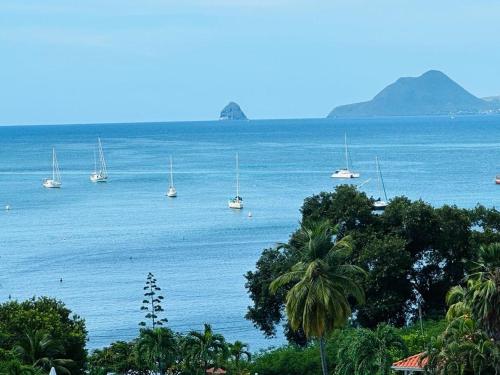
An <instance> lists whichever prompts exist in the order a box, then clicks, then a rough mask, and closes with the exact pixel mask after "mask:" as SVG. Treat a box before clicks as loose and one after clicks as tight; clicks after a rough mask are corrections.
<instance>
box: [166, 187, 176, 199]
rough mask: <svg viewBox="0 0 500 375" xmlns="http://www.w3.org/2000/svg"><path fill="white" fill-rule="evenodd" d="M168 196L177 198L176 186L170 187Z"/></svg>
mask: <svg viewBox="0 0 500 375" xmlns="http://www.w3.org/2000/svg"><path fill="white" fill-rule="evenodd" d="M167 197H169V198H175V197H177V191H176V190H175V189H174V188H170V189H168V191H167Z"/></svg>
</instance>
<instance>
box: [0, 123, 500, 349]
mask: <svg viewBox="0 0 500 375" xmlns="http://www.w3.org/2000/svg"><path fill="white" fill-rule="evenodd" d="M345 131H347V132H348V136H349V140H350V151H351V156H352V160H353V163H354V169H356V170H357V171H359V172H361V173H362V176H361V178H360V179H359V180H357V181H356V182H358V181H359V182H362V181H365V180H366V179H369V178H372V181H371V182H369V183H368V184H366V185H364V186H363V190H365V191H366V192H367V193H368V194H370V195H371V194H374V195H375V194H378V193H377V184H376V182H375V179H376V175H375V160H374V159H375V156H376V155H378V157H379V159H380V164H381V169H382V171H383V174H384V179H385V183H386V187H387V192H388V195H389V196H394V195H400V194H404V195H407V196H409V197H410V198H413V199H417V198H422V199H424V200H426V201H429V202H431V203H433V204H436V205H441V204H443V203H453V204H457V205H460V206H464V207H472V206H474V205H475V204H476V203H477V202H480V203H483V204H485V205H488V206H493V205H498V204H499V202H500V199H499V198H500V186H495V185H494V183H493V178H494V176H495V174H496V173H497V172H500V117H457V118H455V119H451V118H446V117H442V118H411V119H404V118H393V119H373V120H335V119H330V120H289V121H287V120H280V121H249V122H241V123H238V122H203V123H168V124H113V125H85V126H83V125H68V126H55V125H54V126H32V127H29V126H26V127H21V126H18V127H0V207H4V206H5V205H6V204H9V205H10V206H11V207H12V209H11V210H10V211H8V212H7V211H3V210H2V211H0V301H5V300H7V299H8V296H9V295H10V296H11V298H15V299H24V298H28V297H30V296H33V295H50V296H54V297H57V298H60V299H62V300H63V301H64V302H65V303H66V304H67V305H68V306H69V307H70V308H71V309H72V310H73V311H75V312H76V313H78V314H79V315H81V316H83V317H84V318H85V319H86V321H87V326H88V329H89V335H90V341H89V347H91V348H94V347H99V346H102V345H105V344H107V343H109V342H111V341H113V340H117V339H130V338H132V337H134V336H135V335H136V334H137V330H138V325H137V324H138V322H139V321H141V319H142V316H141V313H140V310H139V308H140V303H141V300H142V295H141V293H142V287H143V284H144V281H145V277H146V275H147V273H148V272H149V271H151V272H153V273H154V274H155V275H156V277H157V279H158V282H159V284H160V286H161V287H162V289H163V291H164V294H165V300H166V304H165V309H166V313H167V317H168V319H169V325H170V326H171V327H172V328H173V329H175V330H179V331H186V330H189V329H200V328H201V326H202V324H203V323H204V322H208V323H212V324H213V326H214V328H215V329H216V330H218V331H219V332H221V333H223V334H224V335H226V337H227V338H228V339H230V340H235V339H240V340H242V341H245V342H248V343H250V345H251V349H252V350H257V349H259V348H263V347H267V346H269V345H276V344H279V343H280V342H281V339H280V338H278V339H275V340H267V339H264V337H263V336H262V335H261V334H260V332H259V331H258V330H257V329H255V328H253V326H252V324H251V323H250V322H247V321H245V319H244V318H243V316H244V314H245V312H246V307H247V305H248V304H249V300H248V297H247V295H246V290H245V288H244V283H245V280H244V277H243V274H244V273H245V272H246V271H248V270H250V269H252V268H253V267H254V264H255V261H256V260H257V259H258V257H259V254H260V252H261V250H262V249H263V248H265V247H268V246H272V245H273V244H274V243H276V242H279V241H286V240H287V238H288V235H289V234H290V232H291V231H292V230H293V229H294V228H295V227H296V226H297V223H298V220H299V217H300V214H299V208H300V206H301V203H302V201H303V199H304V198H305V197H307V196H309V195H312V194H314V193H318V192H320V191H325V190H331V189H332V188H333V187H334V185H335V184H336V183H338V181H334V180H332V179H331V178H330V174H331V172H332V171H333V170H334V169H335V168H337V167H340V166H343V164H344V162H343V136H344V132H345ZM97 136H100V137H101V139H102V141H103V147H104V152H105V155H106V158H107V161H108V170H109V174H110V181H109V183H107V184H92V183H91V182H90V181H89V174H90V172H91V170H92V169H93V147H94V144H95V142H96V137H97ZM52 146H55V147H56V150H57V153H58V159H59V164H60V168H61V173H62V180H63V187H62V189H60V190H46V189H43V188H42V186H41V181H42V179H43V178H44V177H48V176H49V175H50V172H51V147H52ZM236 152H239V155H240V170H241V195H242V196H243V198H244V200H245V209H244V210H243V211H242V212H236V211H231V210H229V209H228V208H227V200H228V198H230V197H232V196H234V189H235V171H234V156H235V153H236ZM170 155H172V156H173V157H174V170H175V182H176V187H177V190H178V198H176V199H167V198H166V197H165V196H164V193H165V190H166V188H167V186H168V168H169V156H170ZM249 211H251V212H252V214H253V217H252V218H249V217H248V212H249ZM60 278H62V279H63V282H62V283H61V282H60V281H59V279H60Z"/></svg>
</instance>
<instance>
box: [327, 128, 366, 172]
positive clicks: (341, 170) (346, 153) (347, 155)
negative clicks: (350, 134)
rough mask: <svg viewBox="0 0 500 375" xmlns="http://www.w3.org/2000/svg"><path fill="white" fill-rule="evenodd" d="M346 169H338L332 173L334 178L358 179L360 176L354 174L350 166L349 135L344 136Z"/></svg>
mask: <svg viewBox="0 0 500 375" xmlns="http://www.w3.org/2000/svg"><path fill="white" fill-rule="evenodd" d="M344 150H345V164H346V166H345V168H341V169H337V170H336V171H335V172H333V173H332V176H331V177H332V178H358V177H359V176H360V174H359V173H358V172H354V171H352V170H351V169H350V166H349V148H348V147H347V133H345V134H344Z"/></svg>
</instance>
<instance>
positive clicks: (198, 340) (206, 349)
mask: <svg viewBox="0 0 500 375" xmlns="http://www.w3.org/2000/svg"><path fill="white" fill-rule="evenodd" d="M227 352H228V349H227V345H226V341H225V339H224V336H222V335H220V334H217V333H214V332H213V330H212V326H211V325H210V324H204V330H203V332H198V331H191V332H189V333H188V334H187V336H186V337H185V340H184V344H183V354H184V357H185V360H186V361H187V362H188V364H190V365H191V366H194V368H195V371H196V372H197V373H198V371H199V370H200V368H201V369H202V370H203V371H205V370H207V369H208V368H209V366H211V365H214V366H216V365H217V364H218V362H219V361H221V360H224V359H225V358H226V357H227Z"/></svg>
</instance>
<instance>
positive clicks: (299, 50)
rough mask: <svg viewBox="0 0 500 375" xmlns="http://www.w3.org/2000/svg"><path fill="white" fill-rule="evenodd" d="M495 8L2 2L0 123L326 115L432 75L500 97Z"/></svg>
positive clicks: (237, 1)
mask: <svg viewBox="0 0 500 375" xmlns="http://www.w3.org/2000/svg"><path fill="white" fill-rule="evenodd" d="M499 19H500V2H499V1H497V0H474V1H472V0H467V1H465V0H454V1H451V0H439V1H436V0H434V1H427V0H418V1H417V0H416V1H409V0H408V1H407V0H376V1H373V0H372V1H368V0H366V1H361V0H346V1H337V0H328V1H326V0H325V1H316V0H259V1H257V0H178V1H173V0H79V1H73V0H43V1H41V0H33V1H23V0H1V1H0V124H48V123H87V122H136V121H177V120H203V119H207V120H209V119H215V118H217V116H218V113H219V111H220V110H221V108H222V107H223V106H224V105H225V104H226V103H227V102H228V101H230V100H234V101H236V102H238V103H239V104H240V105H241V106H242V108H243V109H244V111H245V112H246V113H247V115H248V116H249V117H251V118H305V117H323V116H325V115H326V114H327V113H328V112H329V111H330V110H331V109H332V108H333V107H334V106H336V105H340V104H347V103H351V102H356V101H362V100H366V99H370V98H371V97H373V96H374V95H375V94H376V93H377V92H378V91H379V90H380V89H382V88H383V87H384V86H385V85H386V84H388V83H390V82H392V81H394V80H395V79H396V78H398V77H399V76H414V75H420V74H421V73H423V72H424V71H426V70H428V69H439V70H442V71H444V72H445V73H447V74H448V75H449V76H450V77H452V78H453V79H455V80H456V81H458V82H459V83H460V84H462V85H463V86H464V87H465V88H467V89H468V90H470V91H471V92H472V93H474V94H476V95H478V96H488V95H499V94H500V74H499V70H498V69H499V67H500V48H499V47H500V42H499V41H498V32H499V26H498V20H499Z"/></svg>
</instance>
